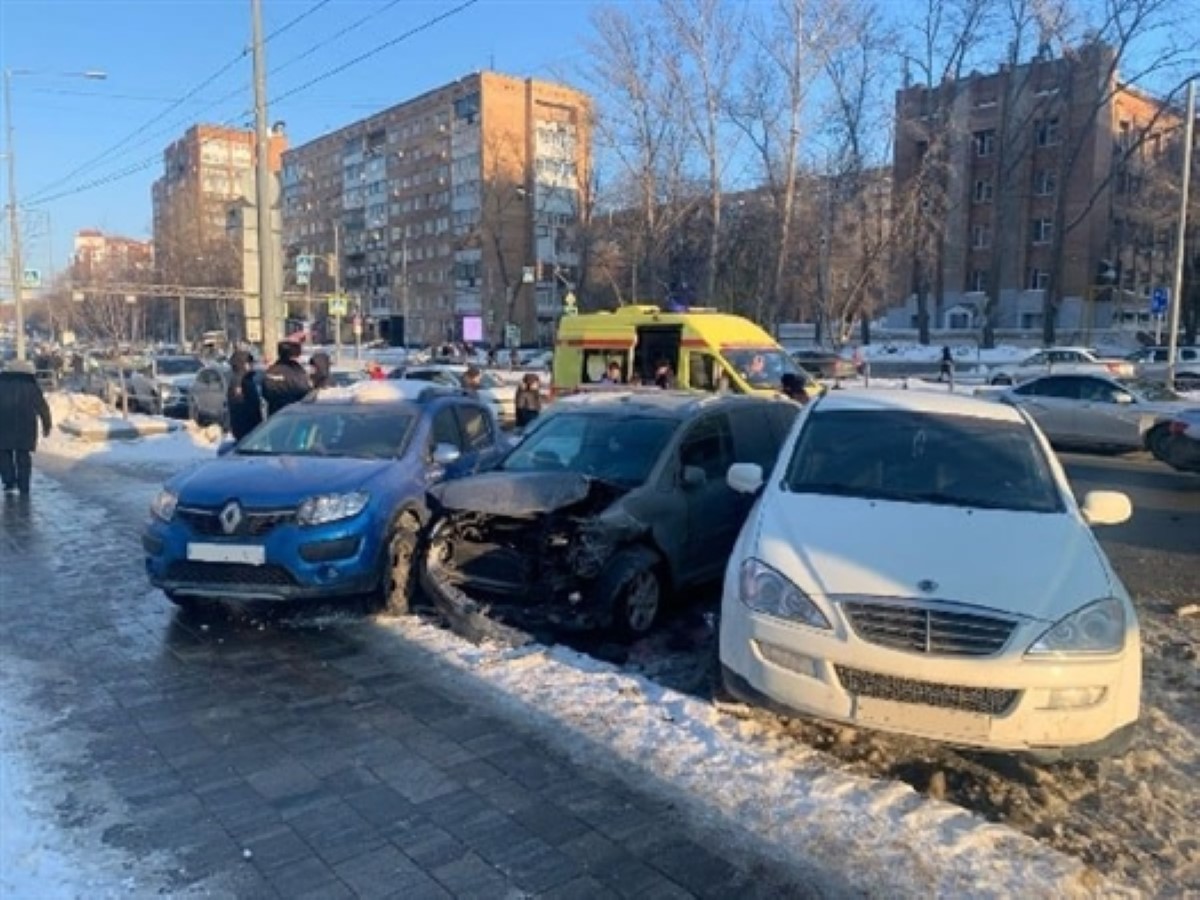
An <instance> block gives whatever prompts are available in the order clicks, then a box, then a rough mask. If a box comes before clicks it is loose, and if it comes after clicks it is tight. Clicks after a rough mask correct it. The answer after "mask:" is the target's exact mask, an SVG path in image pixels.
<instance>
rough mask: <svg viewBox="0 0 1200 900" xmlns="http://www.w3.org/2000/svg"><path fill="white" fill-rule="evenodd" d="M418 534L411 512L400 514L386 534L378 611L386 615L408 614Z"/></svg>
mask: <svg viewBox="0 0 1200 900" xmlns="http://www.w3.org/2000/svg"><path fill="white" fill-rule="evenodd" d="M420 535H421V522H420V520H419V519H417V516H416V514H415V513H412V512H404V513H401V514H400V516H399V517H398V518H397V520H396V524H395V525H393V526H392V530H391V531H390V532H389V533H388V539H387V547H386V548H385V550H384V560H383V566H384V570H383V583H382V585H381V586H380V597H379V600H380V607H381V609H382V610H383V612H385V613H387V614H388V615H389V616H406V615H408V614H409V612H410V611H411V608H412V598H413V594H414V592H415V591H416V589H417V550H418V549H419V545H420Z"/></svg>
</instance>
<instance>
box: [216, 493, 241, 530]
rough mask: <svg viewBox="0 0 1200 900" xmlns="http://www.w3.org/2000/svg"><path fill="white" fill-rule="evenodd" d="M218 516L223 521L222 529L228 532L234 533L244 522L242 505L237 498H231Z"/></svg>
mask: <svg viewBox="0 0 1200 900" xmlns="http://www.w3.org/2000/svg"><path fill="white" fill-rule="evenodd" d="M217 518H218V519H219V520H220V522H221V530H222V531H224V532H225V533H226V534H233V533H235V532H236V531H237V530H238V527H239V526H240V525H241V524H242V507H241V506H239V505H238V502H237V501H236V500H230V501H229V502H228V503H226V504H225V508H224V509H222V510H221V513H220V515H218V516H217Z"/></svg>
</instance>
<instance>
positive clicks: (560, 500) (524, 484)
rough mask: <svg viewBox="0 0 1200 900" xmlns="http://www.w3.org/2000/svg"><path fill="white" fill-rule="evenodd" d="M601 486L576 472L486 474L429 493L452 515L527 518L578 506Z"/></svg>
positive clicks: (460, 480)
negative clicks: (452, 513)
mask: <svg viewBox="0 0 1200 900" xmlns="http://www.w3.org/2000/svg"><path fill="white" fill-rule="evenodd" d="M600 484H602V482H597V481H596V480H595V479H593V478H588V477H587V476H586V475H581V474H579V473H578V472H485V473H483V474H482V475H474V476H472V477H470V478H461V479H456V480H454V481H446V482H442V483H441V484H439V485H435V486H434V487H433V488H431V489H430V492H429V493H430V494H431V495H432V496H433V498H434V499H435V500H437V502H438V503H439V504H440V505H441V506H442V507H443V508H444V509H447V510H450V511H453V512H477V513H484V514H485V515H491V516H530V515H538V514H541V513H548V512H554V511H555V510H559V509H564V508H566V507H568V506H573V505H575V504H576V503H580V502H582V501H583V500H585V499H586V498H587V497H588V496H589V495H590V494H591V493H592V492H593V490H594V489H595V488H596V487H597V486H598V485H600Z"/></svg>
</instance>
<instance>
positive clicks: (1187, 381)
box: [1126, 347, 1200, 391]
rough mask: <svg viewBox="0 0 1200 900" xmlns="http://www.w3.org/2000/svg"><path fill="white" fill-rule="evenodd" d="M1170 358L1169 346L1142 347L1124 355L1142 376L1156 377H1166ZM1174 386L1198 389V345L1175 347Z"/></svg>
mask: <svg viewBox="0 0 1200 900" xmlns="http://www.w3.org/2000/svg"><path fill="white" fill-rule="evenodd" d="M1170 358H1171V348H1170V347H1143V348H1142V349H1141V350H1138V351H1135V352H1134V353H1131V354H1129V356H1128V357H1126V359H1128V360H1129V361H1130V362H1131V363H1133V364H1134V365H1136V366H1137V367H1138V372H1139V373H1140V374H1141V377H1142V378H1157V379H1163V378H1166V376H1167V362H1168V361H1169V360H1170ZM1175 388H1176V390H1180V391H1200V347H1176V348H1175Z"/></svg>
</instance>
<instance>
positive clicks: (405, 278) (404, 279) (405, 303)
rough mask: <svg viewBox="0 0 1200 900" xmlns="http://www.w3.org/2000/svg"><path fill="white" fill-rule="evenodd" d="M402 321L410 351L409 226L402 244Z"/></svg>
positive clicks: (406, 348)
mask: <svg viewBox="0 0 1200 900" xmlns="http://www.w3.org/2000/svg"><path fill="white" fill-rule="evenodd" d="M400 321H401V322H402V323H403V324H402V325H401V331H402V332H403V336H404V342H403V343H404V349H405V350H406V351H407V350H408V226H407V225H405V226H404V238H403V239H402V240H401V242H400Z"/></svg>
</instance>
